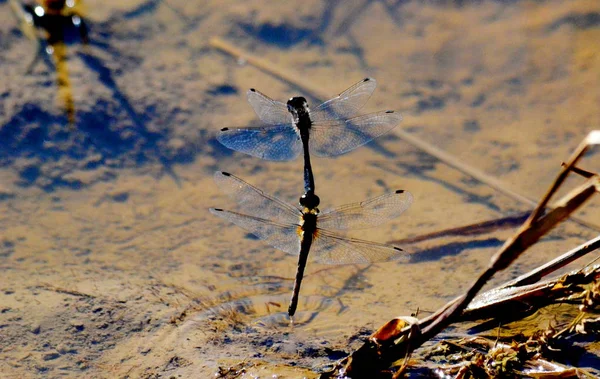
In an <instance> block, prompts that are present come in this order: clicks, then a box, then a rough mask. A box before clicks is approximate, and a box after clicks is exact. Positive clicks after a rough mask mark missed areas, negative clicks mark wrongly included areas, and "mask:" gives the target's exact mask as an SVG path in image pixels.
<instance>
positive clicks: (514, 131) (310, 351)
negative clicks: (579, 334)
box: [0, 0, 600, 377]
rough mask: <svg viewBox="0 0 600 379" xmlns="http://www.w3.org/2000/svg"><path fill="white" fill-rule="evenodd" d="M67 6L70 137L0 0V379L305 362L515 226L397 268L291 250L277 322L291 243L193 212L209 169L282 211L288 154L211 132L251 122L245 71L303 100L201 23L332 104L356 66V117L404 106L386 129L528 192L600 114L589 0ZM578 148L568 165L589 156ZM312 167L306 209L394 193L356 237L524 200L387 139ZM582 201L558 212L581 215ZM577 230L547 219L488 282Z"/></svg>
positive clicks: (590, 160) (428, 246)
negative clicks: (299, 263) (395, 202)
mask: <svg viewBox="0 0 600 379" xmlns="http://www.w3.org/2000/svg"><path fill="white" fill-rule="evenodd" d="M85 4H86V6H87V13H88V15H89V20H90V24H91V33H90V39H91V44H90V45H89V46H87V48H85V47H83V46H81V45H80V44H77V43H73V44H70V45H69V46H68V51H69V61H68V66H69V71H70V75H71V84H72V89H73V96H74V100H75V109H76V118H77V124H76V127H75V130H73V131H69V130H68V129H67V128H66V127H65V123H66V118H65V116H64V113H63V111H62V104H61V103H60V101H59V100H58V98H57V95H56V92H57V91H56V86H55V77H54V72H53V71H52V69H50V68H49V67H47V66H46V65H44V63H43V62H42V63H40V64H38V65H37V66H36V67H35V69H34V71H33V72H32V73H31V74H29V75H25V74H24V73H23V66H24V65H23V63H22V62H25V61H28V60H29V59H30V58H31V56H32V54H33V52H34V48H33V46H32V45H31V44H30V43H29V42H28V41H27V40H26V39H25V37H23V36H22V35H21V34H20V33H19V32H18V30H17V28H16V23H15V21H14V19H13V18H12V15H11V12H10V9H9V4H8V2H7V1H0V21H2V22H0V45H1V46H2V50H1V52H0V73H1V75H0V83H1V85H0V140H1V141H2V145H1V146H0V164H1V168H0V273H1V276H0V290H1V291H0V341H1V342H0V368H1V369H2V372H3V373H5V374H6V373H7V375H9V376H21V377H23V376H24V377H28V376H35V375H39V376H42V375H47V376H50V377H56V376H70V377H81V376H86V377H123V376H131V377H153V375H154V376H156V377H171V376H177V375H181V376H182V377H209V376H210V377H212V375H213V374H214V373H215V372H217V368H218V366H224V367H225V366H228V365H232V364H235V363H238V362H240V361H242V360H244V359H250V360H256V361H257V362H260V361H263V360H264V361H266V362H267V364H266V365H260V364H259V365H258V366H257V367H256V368H255V372H256V373H257V375H260V376H261V377H270V375H271V374H279V375H280V377H300V376H301V375H306V376H308V377H310V376H311V373H310V372H311V371H319V370H320V369H321V368H322V367H324V366H326V365H330V364H332V362H334V361H335V360H336V359H338V358H340V357H342V356H343V355H344V353H345V352H346V353H347V352H349V351H350V349H351V348H352V347H355V346H357V345H358V344H359V342H358V340H357V337H359V336H364V335H366V334H367V333H368V331H369V330H374V329H376V328H377V327H378V326H379V325H381V324H382V323H384V322H386V321H387V320H389V319H390V318H392V317H394V316H397V315H408V314H411V313H413V312H415V311H416V310H417V309H419V310H420V311H421V312H423V311H424V312H427V311H433V310H435V309H436V308H437V307H439V306H441V305H442V304H444V303H445V302H446V301H448V300H450V299H452V298H453V297H454V296H456V295H458V294H459V293H460V292H461V291H462V290H464V289H465V288H466V287H467V286H468V285H469V284H470V283H471V282H472V281H473V277H474V275H475V274H476V273H477V272H478V271H480V270H481V269H483V268H485V267H486V266H487V262H488V260H489V258H490V256H491V255H492V254H493V253H494V251H495V250H496V249H497V248H498V247H499V246H501V245H502V243H503V241H504V240H505V239H506V238H507V237H509V236H510V235H511V230H497V231H491V232H490V233H487V234H484V235H479V236H457V237H444V238H439V239H435V240H429V241H425V242H421V243H418V244H414V245H411V246H409V249H410V250H411V251H412V252H413V257H412V260H411V262H410V263H404V264H400V263H383V264H373V265H370V266H364V265H362V266H360V265H350V266H348V265H344V266H326V265H319V264H315V263H310V262H309V265H308V267H307V271H306V276H305V280H304V282H303V285H302V291H301V295H300V303H299V307H298V309H299V310H298V313H297V317H296V318H295V323H294V325H293V326H291V325H290V324H289V319H288V318H287V314H286V310H287V302H288V301H289V296H290V294H291V287H292V284H293V278H294V275H295V270H296V258H295V257H293V256H289V255H286V254H285V253H283V252H280V251H277V250H275V249H272V248H270V247H269V246H268V245H266V244H265V243H263V242H261V241H257V240H255V239H254V238H251V236H249V235H247V234H246V233H245V232H244V231H242V230H241V229H238V228H237V227H235V226H234V225H230V224H228V223H226V222H224V221H222V220H220V219H218V218H216V217H214V216H212V215H211V214H210V213H209V212H208V210H207V209H208V208H209V207H212V206H217V207H222V208H225V209H235V204H234V203H233V201H232V200H231V199H229V198H228V197H227V196H226V195H225V194H222V193H220V192H219V191H218V189H217V188H216V186H215V185H214V183H213V182H212V174H213V172H214V171H215V170H223V171H228V172H231V173H234V174H235V175H237V176H239V177H241V178H243V179H244V180H246V181H248V182H249V183H251V184H253V185H256V186H257V187H259V188H261V189H263V190H264V191H265V192H267V193H271V194H275V195H276V196H278V197H280V198H281V199H284V200H286V201H287V202H290V203H295V202H296V201H297V198H298V197H299V196H300V195H301V194H302V189H303V187H302V184H303V182H302V174H301V173H302V163H301V160H297V161H293V162H283V163H278V162H266V161H261V160H259V159H256V158H253V157H249V156H245V155H242V154H239V153H234V152H231V151H228V150H227V149H225V148H224V147H222V146H220V145H219V144H218V142H216V141H215V139H214V137H215V135H216V132H217V131H218V130H219V129H220V128H221V127H224V126H237V125H246V124H249V123H251V122H253V121H255V118H256V117H255V115H254V114H253V112H252V109H251V108H250V106H249V105H248V104H247V102H246V99H245V91H246V90H247V89H248V88H250V87H256V88H257V89H259V90H260V91H262V92H264V93H266V94H267V95H269V96H271V97H273V98H275V99H278V100H284V99H287V98H289V97H291V96H294V95H298V94H303V95H307V96H310V95H312V96H318V94H309V93H299V89H298V88H297V87H295V85H294V84H293V83H288V82H285V81H283V80H280V79H278V78H277V77H275V76H273V75H271V74H270V73H268V72H265V71H263V70H260V69H257V68H256V67H254V66H253V65H251V64H248V63H244V62H243V61H239V60H236V59H235V58H232V57H231V56H229V55H227V54H224V53H222V52H219V51H217V50H215V49H213V48H211V47H210V45H209V40H210V38H212V37H220V38H223V39H226V40H227V41H229V42H230V43H232V44H234V45H235V46H237V47H239V48H242V49H244V50H246V51H248V52H250V53H252V54H255V55H258V56H260V57H261V58H263V59H265V60H267V61H269V62H271V63H270V64H271V66H272V67H274V68H275V69H277V68H284V69H286V70H289V71H291V72H292V73H294V75H295V78H296V80H297V82H298V83H299V84H309V83H310V84H311V85H313V86H314V85H317V86H318V87H319V88H320V89H321V92H324V93H329V94H330V95H331V96H333V95H335V94H336V93H339V92H340V91H342V90H344V89H345V88H347V87H348V86H350V85H351V84H353V83H355V82H357V81H358V80H360V79H361V78H363V77H365V76H372V77H374V78H376V79H377V80H378V83H379V85H378V88H377V89H376V91H375V93H374V95H373V97H372V98H371V99H370V101H369V102H368V103H367V105H366V106H365V109H364V111H365V112H369V111H376V110H381V109H397V110H399V111H401V113H402V114H403V116H404V121H403V122H402V123H401V127H402V128H403V130H405V131H407V132H409V133H410V134H411V135H414V136H416V137H418V138H420V139H422V140H424V141H426V142H429V143H431V144H433V145H435V146H437V147H438V148H440V149H441V150H444V151H446V152H448V153H450V154H452V155H454V156H455V157H457V158H458V159H459V160H461V161H462V162H464V163H466V164H467V165H469V166H471V167H474V168H477V169H479V170H481V171H484V172H485V173H487V174H489V175H490V176H492V177H494V178H496V179H498V180H500V181H502V182H503V183H505V184H506V185H507V186H508V187H510V188H512V189H513V190H514V191H516V192H518V193H520V194H521V195H523V196H525V197H528V198H531V199H533V200H535V199H537V198H539V197H540V196H541V195H542V194H543V193H544V192H545V190H546V188H547V187H548V186H549V185H550V184H551V182H552V180H553V178H554V177H555V175H556V173H557V172H558V168H559V165H560V163H561V162H562V161H564V160H566V159H567V158H568V156H569V154H570V153H571V151H572V150H573V149H574V148H575V147H576V146H577V144H578V143H579V141H580V140H581V139H582V138H583V137H584V136H585V135H586V134H587V133H588V131H590V130H591V129H594V128H596V129H597V128H598V127H600V111H599V108H598V104H600V91H599V90H598V88H600V86H599V85H600V46H599V45H598V43H597V42H598V41H599V40H600V21H599V20H600V7H598V3H597V1H594V0H590V1H572V2H561V1H541V2H528V1H511V2H504V1H486V2H468V1H463V2H460V5H457V4H451V3H449V2H448V3H446V2H435V3H433V2H432V3H430V4H427V5H424V4H421V3H420V2H419V3H418V2H412V3H406V4H405V3H404V2H394V1H364V2H361V1H356V2H319V1H308V2H304V3H303V5H302V7H296V6H291V5H288V4H284V2H277V3H276V4H269V5H267V4H266V3H264V2H262V1H245V2H235V1H228V2H221V1H212V2H211V1H207V2H202V5H199V3H196V2H185V1H180V0H169V1H168V2H166V1H129V0H128V1H113V0H110V1H102V2H100V1H87V2H86V3H85ZM298 83H297V84H298ZM297 84H296V85H297ZM596 153H597V152H596ZM596 157H597V155H596V154H594V151H592V152H591V153H590V154H588V156H587V158H586V160H584V161H583V163H582V166H583V167H585V168H586V169H588V170H592V171H597V170H598V169H599V168H600V163H598V161H597V159H596ZM313 166H314V167H313V168H314V172H315V179H316V183H317V188H318V191H317V192H318V194H319V196H320V197H321V208H322V209H323V208H328V207H330V206H331V207H333V206H336V205H341V204H345V203H350V202H355V201H361V200H364V199H367V198H370V197H374V196H377V195H380V194H383V193H385V192H388V191H391V190H394V189H398V188H401V189H405V190H408V191H410V192H411V193H412V194H413V196H414V198H415V201H414V204H413V205H412V207H411V208H410V209H409V210H408V211H407V212H406V213H405V214H403V215H402V216H401V217H399V218H398V219H396V220H394V221H392V222H390V223H388V224H385V225H383V226H381V227H378V228H376V229H372V230H365V231H359V232H353V233H350V234H351V235H352V236H353V237H359V238H365V239H369V240H373V241H379V242H392V241H396V240H401V239H404V238H409V237H415V236H419V235H422V234H426V233H431V232H436V231H440V230H444V229H447V228H453V227H458V226H462V225H467V224H471V223H474V222H478V221H485V220H489V219H494V218H499V217H503V216H508V215H512V214H516V213H518V212H521V211H526V210H528V209H531V206H530V205H528V204H524V203H522V202H518V201H516V200H514V199H512V198H510V197H507V196H505V195H503V194H501V193H500V192H498V191H496V190H494V189H492V188H491V187H490V186H488V185H487V184H485V183H481V182H479V181H478V180H475V179H473V178H471V177H470V176H468V175H466V174H463V173H461V172H459V171H457V170H456V169H454V168H452V167H450V166H448V165H446V164H445V163H442V162H440V161H438V160H437V159H435V158H432V157H431V156H429V155H428V154H426V153H424V152H422V151H420V150H418V149H417V148H415V147H413V146H412V145H410V144H409V143H407V142H405V141H403V140H402V139H401V138H400V137H398V136H397V135H396V134H395V133H394V132H392V133H390V134H388V135H386V136H383V137H381V138H379V139H377V140H376V141H374V142H373V143H370V144H368V145H367V146H365V147H361V148H359V149H357V150H355V151H353V152H351V153H349V154H347V155H344V156H341V157H339V158H336V159H326V158H316V157H315V158H313ZM578 182H579V180H578V179H573V180H571V181H570V182H569V183H571V184H575V183H578ZM599 204H600V202H599V201H598V200H597V199H595V200H592V202H591V203H589V204H588V205H587V206H586V207H584V208H583V209H582V210H580V211H579V212H578V213H577V216H579V217H580V218H581V219H583V220H585V221H587V222H589V223H594V224H596V225H600V216H599V213H598V205H599ZM595 235H597V232H596V231H594V230H593V229H591V228H588V227H584V226H581V225H580V224H578V223H575V222H572V221H569V222H566V223H564V224H562V225H561V226H560V227H558V228H557V229H556V230H555V231H553V232H552V233H551V234H550V235H549V236H547V237H546V238H544V239H543V240H542V241H541V242H540V243H539V244H538V245H536V246H535V247H534V248H532V249H531V250H530V251H529V252H528V253H527V254H526V255H524V256H523V257H522V258H520V259H519V260H518V261H517V262H516V264H515V265H514V266H512V267H511V268H510V269H509V270H507V271H506V272H504V273H501V274H500V275H498V277H497V278H496V279H495V281H496V283H497V282H500V281H502V280H506V279H508V278H512V277H515V276H517V275H518V274H519V273H522V272H525V271H527V270H528V269H531V268H533V267H535V266H537V265H539V264H541V263H544V262H545V261H547V260H549V259H550V258H552V257H555V256H557V255H559V254H561V253H563V252H565V251H567V250H569V249H571V248H573V247H574V246H576V245H578V244H580V243H582V242H584V241H586V240H587V239H589V238H591V237H594V236H595ZM595 256H597V253H596V255H595ZM290 365H292V366H297V367H299V368H298V369H296V368H293V367H289V366H290ZM296 370H297V371H296Z"/></svg>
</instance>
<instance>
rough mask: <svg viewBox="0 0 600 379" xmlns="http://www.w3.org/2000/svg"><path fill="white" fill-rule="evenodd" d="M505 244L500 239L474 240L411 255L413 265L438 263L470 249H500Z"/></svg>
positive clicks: (449, 244) (452, 243)
mask: <svg viewBox="0 0 600 379" xmlns="http://www.w3.org/2000/svg"><path fill="white" fill-rule="evenodd" d="M503 244H504V241H503V240H500V239H498V238H488V239H482V240H474V241H468V242H451V243H448V244H445V245H440V246H436V247H433V248H429V249H425V250H420V251H418V252H416V253H414V254H413V255H411V260H410V262H411V263H419V262H425V261H437V260H439V259H440V258H442V257H446V256H450V255H458V254H460V253H461V252H462V251H463V250H468V249H487V248H492V247H500V246H502V245H503Z"/></svg>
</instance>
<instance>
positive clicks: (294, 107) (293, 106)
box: [287, 96, 308, 114]
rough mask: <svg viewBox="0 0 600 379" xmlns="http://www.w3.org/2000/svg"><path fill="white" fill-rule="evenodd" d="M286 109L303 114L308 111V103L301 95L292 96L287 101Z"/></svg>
mask: <svg viewBox="0 0 600 379" xmlns="http://www.w3.org/2000/svg"><path fill="white" fill-rule="evenodd" d="M287 107H288V110H289V111H290V112H292V113H295V114H303V113H307V111H308V103H307V102H306V99H305V98H304V97H302V96H296V97H292V98H291V99H289V100H288V102H287Z"/></svg>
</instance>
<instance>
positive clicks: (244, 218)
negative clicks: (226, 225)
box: [210, 208, 300, 255]
mask: <svg viewBox="0 0 600 379" xmlns="http://www.w3.org/2000/svg"><path fill="white" fill-rule="evenodd" d="M210 212H211V213H212V214H214V215H215V216H219V217H221V218H222V219H224V220H227V221H229V222H232V223H234V224H236V225H237V226H239V227H240V228H242V229H245V230H247V231H248V232H250V233H252V234H254V235H255V236H256V237H258V238H259V239H261V240H263V241H265V242H267V243H268V244H269V245H271V246H273V247H274V248H276V249H279V250H281V251H284V252H286V253H288V254H294V255H298V254H299V253H300V238H299V237H298V233H297V228H298V225H293V224H279V223H275V222H272V221H269V220H265V219H263V218H259V217H253V216H248V215H243V214H240V213H236V212H229V211H225V210H222V209H218V208H211V209H210Z"/></svg>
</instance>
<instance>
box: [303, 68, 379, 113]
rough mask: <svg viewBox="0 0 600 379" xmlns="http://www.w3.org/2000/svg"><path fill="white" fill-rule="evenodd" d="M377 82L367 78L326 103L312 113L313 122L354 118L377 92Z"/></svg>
mask: <svg viewBox="0 0 600 379" xmlns="http://www.w3.org/2000/svg"><path fill="white" fill-rule="evenodd" d="M376 86H377V82H376V81H375V79H372V78H365V79H363V80H361V81H360V82H358V83H356V84H355V85H353V86H352V87H350V88H348V89H347V90H345V91H344V92H342V93H340V94H339V95H338V96H337V97H334V98H333V99H331V100H328V101H326V102H324V103H323V104H321V105H319V106H318V107H316V108H315V109H314V110H313V111H311V113H310V118H311V120H313V122H322V121H328V120H339V119H347V118H350V117H352V116H354V115H355V114H356V113H357V112H358V111H359V110H360V108H362V107H363V105H365V103H366V102H367V100H369V98H370V97H371V95H372V94H373V91H375V87H376Z"/></svg>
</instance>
